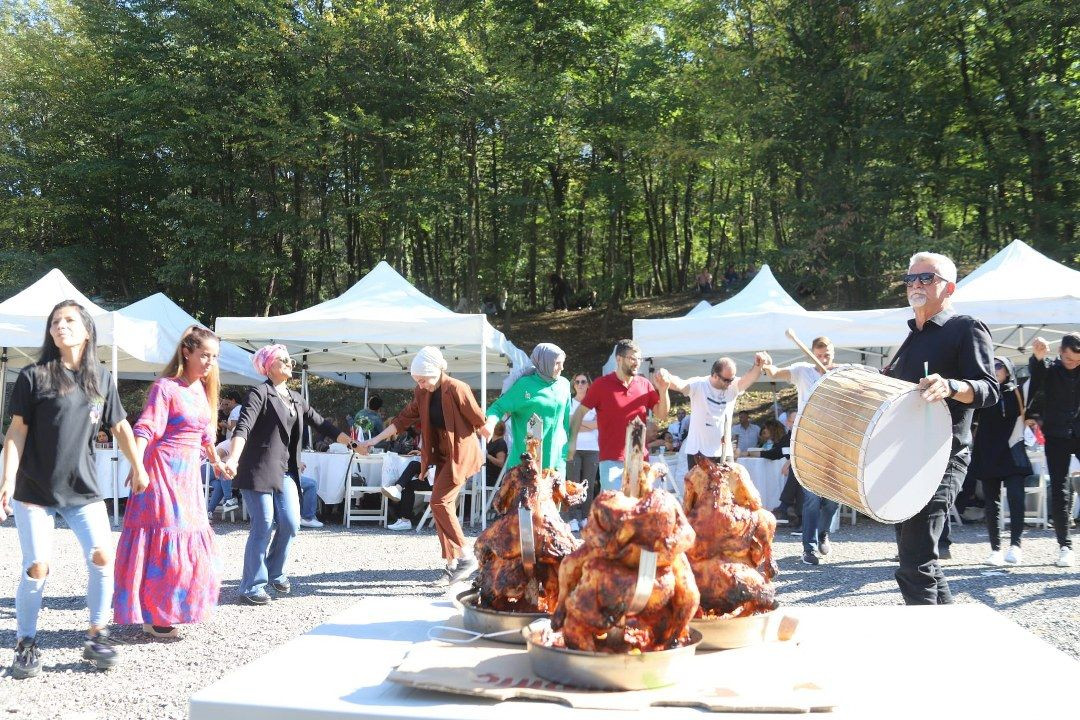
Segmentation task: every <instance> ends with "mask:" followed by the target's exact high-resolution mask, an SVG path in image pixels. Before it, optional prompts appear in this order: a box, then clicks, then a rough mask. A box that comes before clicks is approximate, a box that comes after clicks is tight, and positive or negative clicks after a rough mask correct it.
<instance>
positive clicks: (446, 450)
mask: <svg viewBox="0 0 1080 720" xmlns="http://www.w3.org/2000/svg"><path fill="white" fill-rule="evenodd" d="M435 435H436V437H437V438H438V447H437V448H432V452H431V461H432V464H433V465H434V466H435V482H434V484H433V486H432V489H431V517H432V518H434V519H435V532H436V534H438V536H439V545H440V547H441V548H442V556H443V559H444V560H453V559H454V558H459V557H462V556H463V555H464V554H465V533H464V532H462V530H461V523H459V522H458V518H457V497H458V495H459V494H460V493H461V486H462V485H464V484H465V480H467V478H464V477H460V478H459V477H454V464H453V462H451V460H452V458H451V457H450V452H451V451H450V442H449V440H450V439H449V437H447V435H446V433H445V432H439V431H436V433H435Z"/></svg>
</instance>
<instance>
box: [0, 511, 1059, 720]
mask: <svg viewBox="0 0 1080 720" xmlns="http://www.w3.org/2000/svg"><path fill="white" fill-rule="evenodd" d="M215 527H216V529H217V533H218V542H219V548H220V550H221V554H222V558H223V561H224V570H225V576H224V577H225V581H224V587H223V589H222V596H221V606H220V609H219V611H218V612H217V614H216V616H215V617H214V619H213V620H212V621H211V622H209V623H206V624H203V625H198V626H193V627H191V628H188V629H186V630H185V636H184V638H183V639H181V640H179V641H161V640H150V639H144V638H143V637H142V636H141V634H139V633H137V632H136V631H135V630H134V628H131V627H127V628H117V629H116V630H115V634H116V636H117V637H119V638H120V639H122V640H123V641H124V642H125V643H126V644H125V646H124V647H122V648H121V653H122V657H121V662H120V665H119V666H118V667H116V668H114V669H113V670H111V671H109V672H107V673H101V672H97V671H95V670H93V669H92V668H89V666H88V665H86V664H85V663H84V662H83V661H82V660H81V637H82V631H83V629H85V623H86V608H85V600H84V594H85V590H86V569H85V567H84V565H83V563H82V559H81V557H80V551H79V547H78V544H77V543H76V542H75V537H74V535H73V534H72V533H70V532H68V531H66V530H58V531H57V532H56V534H55V550H54V552H55V558H54V560H53V563H52V573H51V576H50V579H49V582H48V584H47V585H46V588H45V603H44V607H43V608H42V613H41V617H40V622H39V630H38V642H39V643H40V645H41V646H42V648H43V651H44V662H45V668H44V672H43V673H42V674H41V675H40V676H39V677H37V678H34V679H31V680H23V681H17V680H13V679H12V678H10V677H9V676H8V675H7V674H6V671H4V674H3V675H0V713H4V715H0V717H5V716H6V717H17V718H48V719H49V720H66V719H72V720H74V719H76V718H77V719H79V720H83V719H90V718H184V717H187V709H188V698H189V697H190V695H191V694H192V693H194V692H195V691H197V690H199V689H201V688H203V687H206V686H207V685H209V684H211V683H213V682H214V681H216V680H217V679H218V678H220V677H222V676H223V675H225V674H226V673H228V672H229V671H230V670H231V669H233V668H235V667H237V666H239V665H242V664H244V663H247V662H249V661H251V660H253V659H255V658H256V657H259V656H260V655H262V654H264V653H265V652H266V651H267V650H269V649H270V648H272V647H274V646H276V645H279V644H281V643H284V642H286V641H288V640H290V639H291V638H294V637H296V636H298V635H300V634H302V633H304V632H306V631H308V630H310V629H311V628H313V627H315V626H316V625H319V624H320V623H322V622H324V621H325V620H326V619H327V618H329V617H330V616H332V615H334V614H335V613H337V612H340V611H341V610H344V609H345V608H346V607H348V606H350V605H352V604H353V603H355V602H357V601H358V600H359V599H360V598H362V597H367V596H374V595H421V596H438V595H441V594H443V593H444V592H445V588H439V587H437V586H436V585H435V581H436V579H437V578H438V576H439V567H440V565H441V563H440V561H439V558H438V543H437V541H436V539H435V536H434V532H433V531H430V530H429V531H425V532H423V533H421V534H416V533H411V532H409V533H394V532H391V531H387V530H383V529H376V528H372V527H363V528H360V529H358V528H353V529H352V530H345V529H344V528H343V527H341V526H338V525H334V526H330V525H328V526H327V527H326V528H324V529H322V530H303V531H302V532H301V536H300V537H299V538H298V539H297V541H296V544H295V545H294V546H293V553H292V564H291V567H290V572H291V573H292V581H293V592H292V594H291V595H290V596H288V597H286V598H284V599H280V600H275V601H274V602H273V603H271V604H270V605H269V606H267V607H261V608H257V607H251V606H247V605H240V604H238V602H237V592H236V586H237V582H238V580H239V577H240V570H241V565H242V553H243V546H244V541H245V538H246V536H247V533H246V526H242V525H240V524H233V523H221V524H217V525H216V526H215ZM473 535H475V533H473ZM953 536H954V545H953V559H952V560H950V561H947V562H946V571H945V572H946V576H947V577H948V578H949V581H950V584H951V586H952V588H953V592H954V594H955V595H956V600H957V602H961V603H984V604H986V605H989V606H990V607H992V608H995V609H996V610H998V611H999V612H1001V613H1004V614H1005V615H1007V616H1008V617H1009V618H1011V619H1013V620H1014V621H1016V622H1017V623H1019V624H1020V625H1022V626H1023V627H1025V628H1027V629H1028V630H1030V631H1031V632H1033V633H1035V634H1036V635H1038V636H1039V637H1041V638H1043V639H1044V640H1046V641H1047V642H1049V643H1051V644H1052V645H1054V646H1056V647H1058V648H1059V649H1061V650H1063V651H1065V652H1066V653H1068V654H1069V655H1071V656H1072V657H1074V658H1077V659H1080V582H1078V579H1080V574H1077V571H1076V570H1075V569H1073V570H1064V569H1061V568H1057V567H1054V565H1053V560H1054V559H1055V558H1056V554H1057V553H1056V551H1057V548H1056V543H1055V542H1054V539H1053V533H1052V532H1051V531H1049V530H1032V529H1030V528H1029V529H1028V531H1027V533H1025V542H1024V551H1025V560H1026V564H1025V565H1023V566H1021V567H1016V568H1007V569H1006V568H1001V569H998V568H993V569H991V568H988V567H986V566H984V565H982V564H981V561H982V559H983V558H984V557H985V556H986V554H987V553H988V552H989V545H988V543H987V542H986V530H985V528H983V527H982V526H979V525H968V526H964V527H961V528H955V529H954V533H953ZM893 537H894V536H893V530H892V528H890V527H887V526H883V525H877V524H875V523H872V522H869V521H866V520H865V519H860V522H859V525H858V526H856V527H854V528H851V527H850V526H844V527H843V528H842V529H841V531H840V532H839V533H837V534H836V535H835V536H834V543H833V548H834V549H833V552H832V554H831V555H830V556H829V557H828V558H827V562H826V563H825V564H823V565H821V566H819V567H817V568H812V567H809V566H806V565H802V564H801V563H800V562H799V551H800V546H799V542H798V539H797V538H795V537H792V536H791V535H790V534H789V533H788V532H786V531H782V532H779V533H778V537H777V543H776V548H775V549H776V557H777V558H778V561H779V565H780V569H781V575H780V577H779V578H778V584H779V594H780V597H781V599H782V601H783V602H784V603H785V604H822V605H897V604H900V595H899V593H898V592H897V590H896V584H895V582H894V581H893V578H892V573H893V569H894V567H895V564H894V563H893V562H891V561H890V560H889V558H891V557H892V556H893V554H894V553H895V544H894V542H893ZM19 564H20V553H19V543H18V537H17V535H16V532H15V528H14V527H13V524H12V521H11V520H8V521H7V522H6V523H4V524H3V525H0V578H4V580H3V582H0V665H3V666H5V667H6V666H7V665H8V664H9V663H10V661H11V657H12V653H11V650H10V649H11V648H13V647H14V645H15V599H14V596H15V585H16V582H17V581H16V578H17V577H18V574H19V570H18V568H19ZM949 641H950V642H963V636H962V635H960V636H957V637H954V638H951V639H950V640H949ZM298 661H299V659H298Z"/></svg>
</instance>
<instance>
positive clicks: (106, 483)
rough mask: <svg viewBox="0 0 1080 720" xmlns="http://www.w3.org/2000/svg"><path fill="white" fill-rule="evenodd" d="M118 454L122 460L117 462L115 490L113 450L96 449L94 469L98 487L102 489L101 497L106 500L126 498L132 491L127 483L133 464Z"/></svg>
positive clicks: (122, 454) (121, 454)
mask: <svg viewBox="0 0 1080 720" xmlns="http://www.w3.org/2000/svg"><path fill="white" fill-rule="evenodd" d="M117 454H118V455H119V458H120V459H119V461H118V462H117V473H116V487H115V488H114V487H113V474H112V468H113V449H112V448H94V467H95V469H96V470H97V479H98V487H100V488H101V495H102V497H104V498H105V499H112V498H114V497H115V498H126V497H127V496H128V493H129V491H130V490H129V488H128V486H127V484H126V483H125V481H126V480H127V476H128V473H129V472H131V463H129V462H128V459H127V458H126V457H124V453H122V452H118V453H117Z"/></svg>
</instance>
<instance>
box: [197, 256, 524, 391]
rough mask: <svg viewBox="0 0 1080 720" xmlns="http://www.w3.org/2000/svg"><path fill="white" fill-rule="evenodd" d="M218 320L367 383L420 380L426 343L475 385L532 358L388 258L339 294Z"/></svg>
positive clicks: (241, 338)
mask: <svg viewBox="0 0 1080 720" xmlns="http://www.w3.org/2000/svg"><path fill="white" fill-rule="evenodd" d="M215 327H216V329H217V332H218V334H219V335H220V336H221V337H222V338H223V339H229V340H233V341H235V342H236V343H237V344H239V345H241V346H243V347H248V348H251V349H252V350H255V349H258V348H259V347H261V346H263V345H266V344H269V343H281V344H282V345H285V346H286V347H287V348H288V349H289V354H290V355H292V356H293V357H295V358H297V359H299V360H301V361H302V362H303V363H305V364H306V368H307V372H310V373H315V374H317V375H320V376H324V377H327V378H331V379H334V380H338V381H340V382H345V383H348V384H351V385H358V386H365V387H390V388H409V387H412V386H413V382H412V378H411V376H410V374H409V363H410V362H411V361H412V357H413V355H415V354H416V352H417V351H418V350H419V349H420V348H421V347H423V346H425V345H435V346H438V347H439V348H440V349H442V351H443V354H444V355H445V356H446V360H447V363H448V365H449V368H448V370H449V372H450V373H451V374H452V375H453V376H454V377H455V378H457V379H459V380H462V381H464V382H467V383H469V384H470V385H471V386H472V387H474V388H481V389H486V387H487V386H488V384H489V383H493V382H496V381H499V382H501V380H502V378H503V377H505V375H506V373H507V372H509V370H510V369H511V368H512V367H514V366H516V365H519V364H522V363H526V362H528V356H527V355H525V353H523V352H522V351H520V350H519V349H518V348H516V347H515V346H514V345H513V344H512V343H510V342H509V341H508V340H507V339H506V337H505V336H504V335H503V334H502V333H501V332H499V331H498V330H496V329H495V328H494V327H492V326H491V324H490V323H489V322H488V321H487V318H486V317H485V316H484V315H478V314H477V315H472V314H461V313H455V312H451V311H450V310H448V309H447V308H445V307H443V306H442V305H440V304H439V303H437V302H435V301H434V300H432V299H431V298H429V297H428V296H426V295H424V294H423V293H422V292H420V291H419V290H417V289H416V288H415V287H413V286H412V284H410V283H409V281H408V280H406V279H405V278H403V277H402V276H401V275H399V274H398V273H397V271H395V270H394V269H393V268H392V267H390V265H388V264H387V263H386V262H385V261H384V262H380V263H379V264H378V265H376V266H375V268H374V269H373V270H372V271H371V272H370V273H368V274H367V275H365V276H364V277H363V278H361V279H360V280H359V281H358V282H357V283H356V284H355V285H353V286H352V287H350V288H349V289H348V290H346V291H345V292H344V293H342V294H341V295H340V296H338V297H336V298H333V299H332V300H327V301H326V302H323V303H319V304H318V305H314V306H312V307H309V308H305V309H304V310H299V311H297V312H294V313H289V314H287V315H278V316H275V317H222V318H218V319H217V323H216V326H215Z"/></svg>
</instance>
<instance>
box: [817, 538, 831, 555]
mask: <svg viewBox="0 0 1080 720" xmlns="http://www.w3.org/2000/svg"><path fill="white" fill-rule="evenodd" d="M818 538H819V540H818V544H817V548H818V552H819V553H821V554H822V555H828V554H829V553H830V552H832V545H830V544H829V536H828V535H825V534H824V533H822V534H819V535H818Z"/></svg>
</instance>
